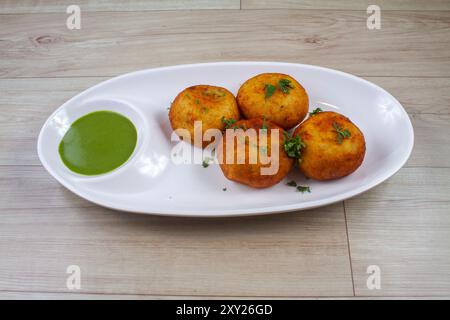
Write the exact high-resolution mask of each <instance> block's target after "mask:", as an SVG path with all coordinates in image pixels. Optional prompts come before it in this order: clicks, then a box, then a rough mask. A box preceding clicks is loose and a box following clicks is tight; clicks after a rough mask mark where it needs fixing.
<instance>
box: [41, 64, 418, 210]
mask: <svg viewBox="0 0 450 320" xmlns="http://www.w3.org/2000/svg"><path fill="white" fill-rule="evenodd" d="M263 72H280V73H286V74H289V75H291V76H293V77H294V78H296V79H297V80H298V81H299V82H300V83H301V84H302V85H303V86H304V87H305V89H306V91H307V92H308V94H309V97H310V106H309V108H310V110H312V109H313V108H316V107H321V108H322V109H323V110H334V111H337V112H340V113H342V114H344V115H346V116H348V117H349V118H350V119H351V120H352V121H353V122H354V123H355V124H356V125H357V126H358V127H359V128H360V129H361V130H362V132H363V133H364V135H365V138H366V148H367V151H366V157H365V159H364V162H363V164H362V165H361V167H360V168H359V169H358V170H357V171H356V172H354V173H353V174H351V175H349V176H347V177H345V178H342V179H338V180H334V181H328V182H319V181H313V180H305V179H304V178H303V177H302V176H301V174H300V173H299V172H298V169H297V168H294V170H292V171H291V173H290V174H289V176H288V177H287V178H286V179H285V181H283V182H281V183H279V184H278V185H276V186H273V187H271V188H267V189H262V190H261V189H252V188H250V187H247V186H244V185H241V184H237V183H234V182H232V181H229V180H227V179H226V178H225V177H224V176H223V174H222V172H221V170H220V168H219V166H218V165H217V164H212V165H210V166H209V167H208V168H203V167H202V165H198V164H197V165H194V164H191V165H176V164H174V163H173V162H172V161H171V157H170V152H171V149H172V147H173V146H174V145H175V142H171V141H170V135H171V128H170V124H169V120H168V107H169V106H170V104H171V101H172V100H173V99H174V98H175V96H176V95H177V94H178V93H179V92H180V91H181V90H183V89H184V88H186V87H188V86H191V85H195V84H210V85H217V86H222V87H225V88H227V89H229V90H230V91H232V92H233V93H235V94H236V93H237V90H238V89H239V86H240V85H241V84H242V83H243V82H244V81H245V80H247V79H248V78H250V77H252V76H254V75H256V74H258V73H263ZM95 110H113V111H117V112H119V113H122V114H124V115H125V116H127V117H129V118H130V119H131V120H132V121H133V123H134V124H135V126H136V128H137V130H138V143H137V147H136V150H135V151H134V154H133V155H132V157H131V158H130V160H129V161H128V162H127V163H126V164H124V165H123V166H122V167H120V168H118V169H116V170H115V171H113V172H112V173H109V174H105V175H101V176H96V177H84V176H80V175H77V174H74V173H72V172H71V171H70V170H68V169H67V168H66V167H65V166H64V164H63V163H62V161H61V159H60V157H59V154H58V144H59V142H60V141H61V139H62V137H63V135H64V133H65V132H66V131H67V129H68V127H69V126H70V124H71V123H72V122H73V121H75V120H76V119H77V118H79V117H80V116H82V115H84V114H86V113H89V112H92V111H95ZM413 141H414V134H413V128H412V125H411V122H410V120H409V118H408V115H407V113H406V112H405V110H404V109H403V107H402V106H401V104H400V103H399V102H398V101H397V100H396V99H395V98H394V97H393V96H391V95H390V94H389V93H388V92H386V91H385V90H383V89H381V88H380V87H378V86H376V85H374V84H372V83H370V82H368V81H366V80H363V79H360V78H358V77H355V76H352V75H350V74H346V73H343V72H340V71H335V70H331V69H326V68H322V67H317V66H310V65H301V64H291V63H277V62H219V63H205V64H194V65H180V66H173V67H165V68H158V69H150V70H143V71H138V72H133V73H129V74H125V75H122V76H119V77H116V78H113V79H111V80H108V81H105V82H103V83H100V84H98V85H96V86H94V87H92V88H90V89H88V90H86V91H84V92H82V93H80V94H78V95H77V96H75V97H74V98H72V99H70V100H69V101H67V102H66V103H64V104H63V105H62V106H61V107H59V108H58V109H57V110H56V111H55V112H54V113H53V114H52V115H51V116H50V117H49V119H48V120H47V121H46V123H45V124H44V126H43V128H42V130H41V132H40V134H39V139H38V154H39V158H40V160H41V162H42V164H43V165H44V167H45V168H46V169H47V171H48V172H49V173H50V174H51V175H52V176H53V177H54V178H55V179H56V180H58V181H59V182H60V183H61V184H62V185H64V186H65V187H66V188H68V189H69V190H71V191H72V192H74V193H75V194H77V195H79V196H80V197H83V198H85V199H87V200H89V201H92V202H94V203H96V204H99V205H102V206H105V207H109V208H113V209H118V210H124V211H131V212H139V213H149V214H160V215H174V216H200V217H218V216H238V215H253V214H267V213H275V212H283V211H293V210H303V209H308V208H314V207H318V206H324V205H327V204H330V203H333V202H337V201H341V200H344V199H347V198H350V197H352V196H355V195H357V194H359V193H361V192H364V191H366V190H369V189H370V188H373V187H374V186H376V185H378V184H379V183H381V182H383V181H384V180H386V179H387V178H389V177H390V176H392V175H393V174H394V173H395V172H397V171H398V170H399V169H400V168H401V167H402V166H403V165H404V164H405V162H406V161H407V160H408V157H409V155H410V154H411V151H412V147H413ZM289 180H296V181H297V182H299V183H300V184H304V185H309V186H310V188H311V193H300V192H296V191H295V188H292V187H288V186H286V185H285V182H286V181H289ZM224 188H226V191H224V190H223V189H224Z"/></svg>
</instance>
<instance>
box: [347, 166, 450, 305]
mask: <svg viewBox="0 0 450 320" xmlns="http://www.w3.org/2000/svg"><path fill="white" fill-rule="evenodd" d="M449 181H450V169H449V168H445V169H443V168H435V169H425V168H420V169H417V168H414V169H412V168H408V169H402V170H401V171H400V172H399V173H398V174H397V175H395V176H394V177H392V178H391V179H389V180H388V181H386V182H385V183H383V184H382V185H380V186H379V187H377V188H375V189H373V190H371V191H369V192H367V193H365V194H363V195H361V196H359V197H355V198H353V199H350V200H346V201H345V207H346V216H347V225H348V235H349V242H350V250H351V255H352V267H353V276H354V280H355V291H356V295H362V296H367V295H370V296H377V295H378V296H395V295H397V296H404V295H411V296H414V295H424V296H448V295H449V294H450V247H449V245H448V239H449V237H450V215H449V213H450V201H449V196H448V195H449V193H450V184H449ZM370 265H378V266H379V267H380V269H381V289H380V290H369V289H368V288H367V285H366V281H367V277H368V274H367V273H366V271H367V267H368V266H370Z"/></svg>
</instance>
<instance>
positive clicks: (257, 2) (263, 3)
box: [242, 0, 450, 11]
mask: <svg viewBox="0 0 450 320" xmlns="http://www.w3.org/2000/svg"><path fill="white" fill-rule="evenodd" d="M371 4H376V5H378V6H380V8H381V10H420V11H422V10H450V2H449V1H447V0H431V1H424V0H377V1H372V0H356V1H355V0H339V1H335V0H320V1H317V0H242V9H314V10H316V9H336V10H364V11H365V10H366V8H367V7H368V6H369V5H371Z"/></svg>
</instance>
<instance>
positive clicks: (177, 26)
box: [0, 0, 450, 298]
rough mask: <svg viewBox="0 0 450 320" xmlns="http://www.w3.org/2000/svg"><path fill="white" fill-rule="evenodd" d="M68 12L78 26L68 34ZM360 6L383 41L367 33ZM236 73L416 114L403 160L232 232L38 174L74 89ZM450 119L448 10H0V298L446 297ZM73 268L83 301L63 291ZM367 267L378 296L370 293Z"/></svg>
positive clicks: (278, 4) (213, 5)
mask: <svg viewBox="0 0 450 320" xmlns="http://www.w3.org/2000/svg"><path fill="white" fill-rule="evenodd" d="M72 3H75V4H78V5H79V6H80V8H81V30H69V29H67V27H66V19H67V17H68V14H67V13H66V8H67V6H68V5H69V4H72ZM371 3H374V4H378V5H380V7H381V29H380V30H369V29H368V28H367V27H366V19H367V16H368V15H367V13H366V8H367V6H368V4H371ZM238 60H266V61H286V62H297V63H306V64H315V65H321V66H325V67H330V68H335V69H338V70H342V71H345V72H349V73H353V74H355V75H357V76H360V77H363V78H365V79H367V80H369V81H372V82H374V83H376V84H378V85H380V86H381V87H383V88H385V89H386V90H388V91H389V92H391V93H392V94H393V95H394V96H395V97H397V98H398V99H399V101H400V102H401V103H402V104H403V106H404V107H405V108H406V110H407V112H408V113H409V115H410V117H411V120H412V123H413V126H414V131H415V147H414V150H413V154H412V156H411V158H410V160H409V161H408V163H407V164H406V165H405V167H404V168H402V169H401V170H400V171H399V172H398V173H397V174H396V175H395V176H393V177H392V178H390V179H389V180H388V181H386V182H384V183H383V184H381V185H380V186H378V187H376V188H375V189H372V190H371V191H369V192H366V193H364V194H362V195H360V196H357V197H355V198H352V199H350V200H346V201H344V202H341V203H337V204H334V205H331V206H328V207H323V208H319V209H315V210H309V211H304V212H293V213H285V214H278V215H271V216H260V217H247V218H233V219H231V218H221V219H185V218H183V219H182V218H164V217H156V216H144V215H135V214H127V213H122V212H116V211H113V210H108V209H104V208H101V207H98V206H96V205H93V204H92V203H89V202H87V201H85V200H83V199H81V198H79V197H77V196H75V195H74V194H72V193H71V192H69V191H67V190H66V189H65V188H63V187H62V186H61V185H60V184H58V183H57V182H56V181H55V180H54V179H53V178H51V177H50V175H49V174H48V173H47V172H46V171H45V170H44V168H43V167H42V166H41V165H40V162H39V160H38V157H37V153H36V140H37V135H38V132H39V130H40V128H41V126H42V125H43V123H44V121H45V120H46V118H47V117H48V116H49V115H50V114H51V112H53V110H55V108H57V107H58V106H59V105H61V104H62V103H63V102H64V101H65V100H67V99H69V98H70V97H72V96H74V95H75V94H77V93H78V92H80V91H82V90H84V89H86V88H88V87H90V86H92V85H94V84H96V83H98V82H100V81H103V80H105V79H107V78H110V77H113V76H116V75H119V74H123V73H126V72H130V71H134V70H139V69H145V68H152V67H158V66H166V65H174V64H183V63H197V62H208V61H238ZM449 120H450V1H449V0H432V1H420V0H390V1H388V0H379V1H365V0H361V1H351V0H344V1H331V0H321V1H313V0H303V1H301V0H299V1H295V0H289V1H281V0H270V1H269V0H267V1H266V0H242V1H239V0H225V1H220V0H200V1H194V0H169V1H163V0H154V1H144V0H136V1H121V0H112V1H109V2H108V1H88V0H77V1H63V0H51V1H38V0H20V1H17V0H1V1H0V298H172V297H181V298H191V297H192V298H196V297H290V298H291V297H292V298H294V297H295V298H297V297H298V298H302V297H313V298H317V297H318V298H320V297H350V298H352V297H450V196H449V194H450V121H449ZM380 130H382V128H380ZM386 143H389V137H386ZM69 265H78V266H80V268H81V289H80V290H69V289H68V288H67V287H66V279H67V277H68V274H66V268H67V266H69ZM371 265H377V266H379V268H380V271H381V288H380V289H379V290H377V289H374V290H370V289H368V287H367V285H366V281H367V277H368V276H369V275H368V274H367V268H368V266H371Z"/></svg>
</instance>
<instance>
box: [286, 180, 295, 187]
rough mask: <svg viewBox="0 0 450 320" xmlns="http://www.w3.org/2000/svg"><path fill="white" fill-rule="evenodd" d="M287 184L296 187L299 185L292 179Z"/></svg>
mask: <svg viewBox="0 0 450 320" xmlns="http://www.w3.org/2000/svg"><path fill="white" fill-rule="evenodd" d="M286 185H287V186H289V187H296V186H297V182H295V181H294V180H292V181H289V182H288V183H286Z"/></svg>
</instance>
